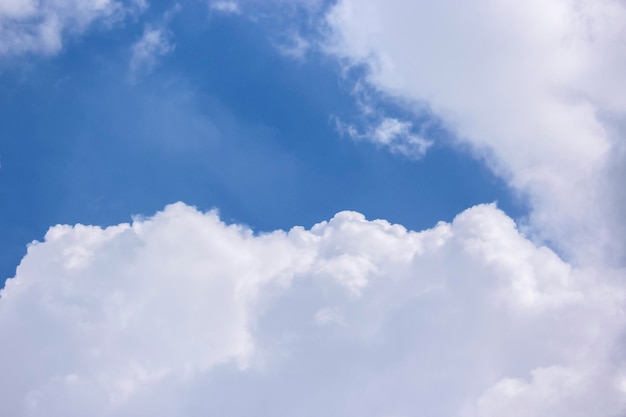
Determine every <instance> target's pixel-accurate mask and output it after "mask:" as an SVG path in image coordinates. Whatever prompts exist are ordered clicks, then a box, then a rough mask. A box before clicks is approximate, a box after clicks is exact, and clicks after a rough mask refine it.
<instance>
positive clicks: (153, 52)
mask: <svg viewBox="0 0 626 417" xmlns="http://www.w3.org/2000/svg"><path fill="white" fill-rule="evenodd" d="M174 49H175V45H174V43H173V42H172V40H171V34H170V32H169V31H168V30H167V29H165V28H162V27H149V26H148V27H146V28H145V29H144V32H143V35H142V36H141V38H140V39H139V40H138V41H137V42H135V43H134V44H133V46H132V48H131V53H132V54H131V58H130V63H129V69H130V72H131V74H132V75H133V76H137V75H138V74H139V73H146V72H150V71H151V70H152V69H154V67H155V66H156V65H157V64H158V62H159V59H160V58H162V57H164V56H166V55H168V54H170V53H172V52H173V51H174Z"/></svg>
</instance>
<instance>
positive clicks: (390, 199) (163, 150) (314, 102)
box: [0, 6, 525, 282]
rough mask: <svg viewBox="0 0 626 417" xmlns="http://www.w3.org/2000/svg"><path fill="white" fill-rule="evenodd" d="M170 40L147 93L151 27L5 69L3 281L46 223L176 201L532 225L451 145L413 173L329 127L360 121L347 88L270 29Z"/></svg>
mask: <svg viewBox="0 0 626 417" xmlns="http://www.w3.org/2000/svg"><path fill="white" fill-rule="evenodd" d="M197 7H200V6H197ZM203 10H204V9H203ZM196 12H197V10H196ZM155 16H156V17H155ZM152 18H154V19H157V18H158V11H157V12H153V14H152ZM148 19H150V17H148ZM148 21H149V20H148ZM170 28H171V32H172V34H173V40H174V42H175V43H176V49H175V51H174V52H173V53H172V54H171V55H169V56H167V57H165V58H164V59H163V60H162V62H161V63H160V65H159V66H158V67H157V68H155V70H154V71H153V72H152V73H149V74H143V75H142V76H141V77H140V78H138V79H137V80H136V82H132V80H131V77H130V76H129V71H128V60H129V57H130V45H131V44H132V42H134V41H136V40H137V39H138V38H139V37H140V36H141V33H142V32H143V25H142V24H135V25H128V26H125V27H119V28H117V29H116V30H113V31H107V32H99V31H94V32H93V33H91V34H90V35H88V36H86V37H85V38H83V40H81V41H74V42H71V43H70V44H68V45H67V47H66V48H65V50H64V51H63V52H62V53H61V54H60V55H58V56H55V57H52V58H37V59H36V62H35V61H33V60H34V59H35V58H31V60H30V62H31V64H28V65H17V64H16V65H12V66H11V67H10V68H9V67H5V68H4V69H3V70H2V72H1V73H0V155H1V163H2V166H1V168H0V282H3V280H4V278H8V277H11V276H13V275H14V273H15V267H16V266H17V264H18V263H19V261H20V259H21V258H22V257H23V256H24V254H25V250H26V244H27V243H28V242H30V241H32V240H33V239H38V240H40V239H42V237H43V235H44V233H45V231H46V230H47V228H48V227H49V226H50V225H54V224H58V223H68V224H75V223H84V224H98V225H103V226H106V225H111V224H117V223H120V222H126V221H129V220H130V216H131V215H133V214H145V215H150V214H152V213H154V212H155V211H157V210H160V209H162V208H163V207H164V206H165V205H166V204H168V203H172V202H175V201H179V200H180V201H184V202H186V203H188V204H192V205H195V206H197V207H198V208H200V209H202V210H208V209H211V208H213V207H217V208H218V209H219V210H220V212H221V214H222V218H223V219H224V220H225V221H227V222H242V223H246V224H248V225H250V226H251V227H252V228H253V229H254V230H256V231H266V230H273V229H276V228H283V229H286V228H290V227H291V226H294V225H304V226H306V227H309V226H311V225H312V224H314V223H316V222H318V221H321V220H325V219H328V218H329V217H331V216H332V215H333V214H334V213H336V212H338V211H340V210H357V211H360V212H362V213H364V214H365V215H366V216H367V217H368V218H385V219H388V220H390V221H392V222H397V223H401V224H403V225H405V226H406V227H408V228H411V229H416V230H420V229H423V228H426V227H431V226H433V225H434V224H435V223H436V222H437V221H439V220H450V219H452V218H453V217H454V215H456V214H457V213H459V212H460V211H462V210H463V209H465V208H468V207H470V206H472V205H474V204H477V203H483V202H492V201H495V200H498V202H499V206H500V207H501V208H503V209H505V211H507V212H508V213H509V214H510V215H512V216H514V217H515V216H520V215H522V214H523V213H524V211H525V208H524V206H523V204H522V203H521V202H520V201H519V200H518V199H516V198H514V197H513V196H512V195H511V194H510V193H509V192H508V191H507V189H506V187H505V186H504V184H503V183H502V182H501V181H499V180H497V179H495V178H494V176H493V175H491V174H490V173H489V171H488V170H487V169H486V168H485V167H484V166H483V164H482V163H481V162H479V161H476V160H474V159H472V158H471V157H470V156H469V155H468V154H467V153H463V152H458V151H457V150H455V149H453V148H451V147H450V146H448V145H446V143H448V142H447V141H445V140H444V141H440V142H438V143H437V144H436V145H435V146H433V148H431V149H430V151H429V152H428V153H427V155H426V156H425V157H424V158H423V159H422V160H420V161H417V162H416V161H411V160H409V159H406V158H403V157H401V156H397V155H392V154H390V153H388V152H386V151H385V150H383V149H378V148H376V147H375V146H373V145H370V144H366V143H355V142H353V141H351V140H350V139H348V138H345V137H344V138H342V137H341V136H340V135H339V134H338V132H337V131H336V130H335V126H334V124H333V123H332V122H331V118H330V116H331V115H338V116H340V117H342V118H344V119H346V120H358V119H359V117H360V116H359V110H358V108H357V106H356V105H355V104H354V100H353V97H351V96H350V93H349V89H350V88H349V84H350V80H345V79H343V80H340V78H339V77H338V68H337V67H336V66H335V64H334V63H333V62H332V61H331V60H329V59H324V58H322V57H319V56H317V57H315V56H314V57H312V58H310V59H308V60H305V61H303V62H300V61H296V60H292V59H290V58H287V57H284V56H282V55H281V54H280V53H278V52H277V50H276V48H275V46H274V44H273V40H272V36H270V35H269V34H268V30H267V27H265V26H264V25H263V24H261V23H260V24H255V23H253V22H251V21H250V20H248V19H245V18H241V17H225V18H217V17H215V16H214V17H212V18H207V13H206V10H204V13H195V12H194V9H189V8H188V9H186V10H185V9H183V11H181V13H180V14H179V15H178V16H176V17H175V18H174V19H173V20H172V22H170ZM23 62H25V61H23ZM380 105H381V106H388V109H387V110H388V111H390V112H393V111H397V109H394V108H393V105H391V104H389V103H387V104H385V103H384V102H383V101H381V103H380ZM444 134H445V132H440V133H439V135H442V136H441V137H443V135H444ZM441 137H440V138H439V139H441ZM434 139H437V138H434Z"/></svg>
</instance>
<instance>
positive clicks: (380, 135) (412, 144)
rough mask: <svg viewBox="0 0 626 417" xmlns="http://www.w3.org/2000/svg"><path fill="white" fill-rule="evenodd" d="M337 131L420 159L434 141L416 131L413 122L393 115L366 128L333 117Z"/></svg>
mask: <svg viewBox="0 0 626 417" xmlns="http://www.w3.org/2000/svg"><path fill="white" fill-rule="evenodd" d="M332 120H334V122H335V127H336V128H337V131H338V132H339V133H340V134H342V135H346V136H349V137H350V138H352V139H355V140H364V141H367V142H371V143H374V144H376V145H379V146H382V147H385V148H388V149H389V150H390V151H391V152H393V153H397V154H401V155H404V156H406V157H408V158H411V159H419V158H421V157H423V156H424V155H425V154H426V151H427V150H428V148H430V147H431V146H432V144H433V142H432V141H430V140H427V139H425V138H423V137H422V136H421V135H419V134H416V133H414V128H413V124H412V123H411V122H408V121H404V120H399V119H396V118H393V117H384V118H382V119H381V120H380V121H378V122H377V123H371V124H368V125H367V126H366V127H365V129H364V130H362V131H361V130H359V128H358V127H357V126H356V125H354V124H349V123H346V122H343V121H342V120H340V119H339V118H336V117H333V118H332Z"/></svg>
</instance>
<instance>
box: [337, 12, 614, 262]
mask: <svg viewBox="0 0 626 417" xmlns="http://www.w3.org/2000/svg"><path fill="white" fill-rule="evenodd" d="M326 24H327V28H328V38H327V44H326V48H327V49H326V50H327V51H328V52H329V53H331V54H334V55H335V56H337V57H339V58H340V59H341V60H342V62H347V63H348V64H349V65H362V64H365V65H366V66H367V68H368V70H369V73H368V75H367V81H368V83H369V84H370V85H372V86H373V87H375V88H377V89H378V90H379V91H381V92H383V93H384V94H387V95H391V96H392V97H397V98H400V99H401V100H403V101H404V102H406V103H408V105H409V106H411V107H412V108H413V109H414V110H415V111H416V112H417V113H421V112H422V111H423V110H424V109H428V110H429V111H433V112H434V113H435V114H436V115H437V116H438V117H439V118H440V119H441V120H442V121H443V122H444V123H446V124H447V125H448V127H449V128H450V129H451V130H452V131H454V132H455V133H456V134H457V136H458V138H459V140H461V141H463V142H466V143H470V144H472V145H473V148H474V150H475V151H476V152H477V153H479V154H481V155H483V156H484V158H485V159H486V160H487V162H488V163H489V164H490V165H491V167H492V168H493V169H494V171H495V172H496V173H498V174H499V175H501V176H502V177H504V178H505V179H506V180H507V181H508V182H509V183H510V184H511V186H512V187H514V188H515V189H517V190H519V191H520V192H522V193H525V194H526V195H528V196H529V199H530V202H531V206H532V213H531V219H530V220H531V225H532V226H533V227H534V232H535V233H536V234H537V235H538V236H540V237H543V238H547V239H549V240H551V241H552V242H553V243H556V244H557V245H558V246H559V247H560V248H561V249H562V250H564V251H565V252H566V253H568V254H569V255H570V256H575V257H577V258H578V259H579V260H581V259H585V260H587V261H590V260H591V259H596V260H598V259H599V260H600V262H603V261H604V260H606V259H605V258H613V259H615V258H617V259H619V258H620V257H623V256H624V254H625V253H626V245H625V243H624V240H623V239H622V238H621V236H620V234H621V233H622V232H623V230H626V228H625V227H624V222H623V220H616V219H615V218H614V216H613V217H612V220H610V218H611V216H610V215H609V212H612V211H614V207H615V204H617V202H616V201H615V197H614V195H615V194H616V192H618V190H619V189H621V188H623V184H621V182H622V181H621V180H616V179H615V178H614V177H613V176H612V175H611V174H609V173H607V170H610V171H611V172H615V167H614V163H613V162H614V157H613V155H615V154H616V153H618V152H617V151H618V150H619V149H621V148H623V145H622V143H623V137H624V131H623V129H617V128H616V127H617V126H618V124H617V123H615V121H616V120H621V119H623V117H624V115H625V114H626V101H625V100H624V96H623V94H622V93H621V91H623V90H624V89H625V87H626V86H625V85H624V83H625V81H624V80H625V79H624V77H623V76H622V75H621V74H623V73H624V72H625V71H626V47H625V46H624V45H625V42H624V40H625V39H626V33H625V30H626V29H625V28H626V7H625V6H624V3H623V2H616V1H611V0H600V1H598V0H584V1H577V0H576V1H575V0H550V1H543V0H542V1H539V0H537V1H525V2H513V1H495V0H483V1H479V2H477V3H471V4H470V3H468V2H464V1H452V2H445V3H442V2H430V1H413V2H406V1H402V0H392V1H386V0H385V1H382V0H365V1H358V2H356V1H353V0H340V1H339V2H337V4H336V5H334V6H333V7H332V9H331V10H330V11H329V13H328V14H327V17H326ZM621 163H623V162H620V163H619V164H621ZM609 167H610V169H609ZM620 207H623V205H620ZM616 231H619V232H618V233H616Z"/></svg>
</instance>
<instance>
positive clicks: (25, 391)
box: [0, 203, 626, 417]
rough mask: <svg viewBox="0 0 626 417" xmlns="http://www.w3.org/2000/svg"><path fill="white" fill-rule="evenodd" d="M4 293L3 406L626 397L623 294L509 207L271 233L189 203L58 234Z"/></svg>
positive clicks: (445, 409)
mask: <svg viewBox="0 0 626 417" xmlns="http://www.w3.org/2000/svg"><path fill="white" fill-rule="evenodd" d="M0 294H1V298H0V335H1V337H2V341H3V342H2V344H0V369H2V371H0V379H1V381H2V386H3V389H2V391H1V392H0V411H1V413H2V415H11V416H16V417H19V416H50V415H64V416H68V417H72V416H84V415H94V416H126V415H135V416H171V415H186V416H204V415H216V414H224V413H227V414H229V415H233V416H245V415H259V414H261V415H294V414H298V413H304V414H311V415H326V416H340V415H342V416H345V415H359V416H381V415H415V413H416V412H419V413H420V414H424V415H430V416H477V417H490V416H501V415H503V414H506V415H520V416H522V415H523V416H526V417H532V416H545V415H551V416H554V417H559V416H567V417H571V416H586V415H594V416H599V417H604V416H606V417H608V416H614V415H618V414H619V413H620V412H621V411H623V409H624V406H626V402H625V401H626V392H625V390H624V386H625V383H624V381H626V367H625V366H624V359H625V358H624V355H623V354H621V356H620V352H621V348H620V344H619V343H620V340H619V338H620V335H621V333H622V332H623V330H624V329H623V327H624V326H623V319H622V318H623V307H622V304H621V303H622V301H621V300H622V299H623V295H624V294H623V291H622V290H618V289H617V288H615V287H613V286H611V285H609V284H608V281H607V280H602V281H600V280H598V279H597V278H596V276H595V275H594V274H591V273H589V272H588V271H586V270H583V269H577V268H574V267H572V266H571V265H568V264H567V263H565V262H564V261H563V260H561V259H560V258H559V257H558V256H557V255H556V254H555V253H554V252H552V251H551V250H550V249H548V248H546V247H538V246H535V245H534V244H533V243H531V242H530V241H528V240H527V239H526V238H525V237H524V236H523V235H521V234H520V233H519V232H518V230H517V229H516V227H515V223H514V222H513V221H512V220H511V219H510V218H508V217H507V216H506V215H505V214H504V213H502V212H501V211H500V210H498V209H497V208H496V207H495V206H493V205H482V206H477V207H473V208H471V209H469V210H467V211H465V212H464V213H462V214H460V215H459V216H458V217H457V218H456V219H455V220H454V221H453V222H452V223H443V222H442V223H440V224H438V225H437V226H435V227H434V228H432V229H429V230H425V231H422V232H413V231H408V230H406V229H405V228H404V227H402V226H400V225H394V224H390V223H388V222H387V221H384V220H374V221H369V220H366V219H365V218H364V217H363V216H362V215H361V214H359V213H355V212H341V213H338V214H337V215H335V216H334V217H333V218H332V219H331V220H330V221H327V222H322V223H319V224H317V225H315V226H313V227H312V228H311V229H309V230H307V229H304V228H302V227H294V228H293V229H291V230H289V231H288V232H284V231H275V232H272V233H266V234H261V235H258V234H254V233H253V232H252V231H251V230H249V229H247V228H246V227H244V226H240V225H236V224H234V225H227V224H224V223H223V222H222V221H220V219H219V217H218V215H217V214H216V213H215V212H209V213H200V212H198V211H197V210H195V209H193V208H191V207H188V206H185V205H184V204H181V203H179V204H175V205H171V206H168V207H167V208H166V209H165V210H164V211H162V212H160V213H157V214H156V215H155V216H154V217H151V218H137V219H135V220H134V221H133V222H132V224H121V225H117V226H113V227H108V228H105V229H103V228H100V227H95V226H82V225H76V226H61V225H59V226H55V227H53V228H51V229H50V230H49V232H48V233H47V235H46V238H45V241H43V242H40V243H38V242H35V243H33V244H32V245H30V247H29V249H28V254H27V255H26V257H25V258H24V259H23V261H22V263H21V264H20V266H19V268H18V270H17V274H16V276H15V278H13V279H11V280H9V281H8V282H7V284H6V287H5V288H4V289H3V290H2V292H1V293H0ZM516 413H517V414H516Z"/></svg>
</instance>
